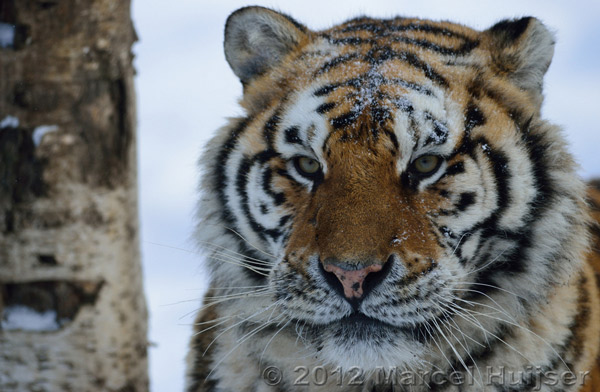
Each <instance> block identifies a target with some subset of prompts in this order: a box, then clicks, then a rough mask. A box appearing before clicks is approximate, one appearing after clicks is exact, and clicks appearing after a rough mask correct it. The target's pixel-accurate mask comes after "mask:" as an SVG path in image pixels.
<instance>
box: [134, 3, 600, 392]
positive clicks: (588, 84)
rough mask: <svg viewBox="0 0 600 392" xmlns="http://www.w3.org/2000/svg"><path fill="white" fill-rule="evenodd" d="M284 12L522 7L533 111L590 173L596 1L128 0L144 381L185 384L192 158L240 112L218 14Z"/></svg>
mask: <svg viewBox="0 0 600 392" xmlns="http://www.w3.org/2000/svg"><path fill="white" fill-rule="evenodd" d="M253 4H255V5H262V6H266V7H271V8H274V9H277V10H280V11H283V12H285V13H288V14H290V15H291V16H293V17H294V18H296V19H297V20H298V21H300V22H302V23H304V24H306V25H307V26H308V27H310V28H313V29H322V28H327V27H329V26H331V25H333V24H335V23H338V22H341V21H343V20H345V19H347V18H350V17H354V16H357V15H360V14H365V15H369V16H376V17H392V16H395V15H403V16H418V17H423V18H430V19H438V20H440V19H447V20H451V21H455V22H461V23H464V24H467V25H469V26H471V27H474V28H478V29H485V28H487V27H489V26H491V25H492V24H494V23H495V22H497V21H498V20H500V19H504V18H512V17H520V16H527V15H532V16H536V17H538V18H539V19H541V20H542V21H543V22H544V23H546V25H547V26H549V27H550V28H551V29H553V30H554V31H555V32H556V37H557V44H556V51H555V55H554V61H553V62H552V65H551V67H550V70H549V71H548V73H547V75H546V79H545V80H546V83H545V94H546V100H545V103H544V106H543V114H544V117H545V118H546V119H549V120H551V121H552V122H554V123H556V124H559V125H561V126H563V127H564V129H565V133H566V136H567V139H568V140H569V143H570V146H571V151H572V152H573V154H574V155H575V156H576V158H577V160H578V162H579V163H580V165H581V169H580V174H581V175H582V176H584V177H585V178H591V177H594V176H595V177H599V176H600V129H599V128H600V127H599V126H598V115H599V112H600V65H599V64H600V2H599V1H597V0H584V1H570V2H565V1H558V0H554V1H553V0H539V1H533V0H504V1H501V2H500V1H497V0H496V1H482V0H475V1H467V0H453V1H451V2H450V1H447V0H420V1H415V0H412V1H405V0H393V1H392V0H388V1H386V0H368V1H364V0H363V1H359V0H345V1H343V2H333V1H329V2H328V1H323V0H319V1H316V0H303V1H283V0H282V1H269V2H267V1H254V2H253V3H247V2H243V1H235V0H202V1H198V0H175V1H163V0H134V2H133V20H134V23H135V27H136V29H137V33H138V35H139V42H138V43H137V44H136V45H135V47H134V52H135V54H136V60H135V66H136V69H137V78H136V84H137V99H138V121H139V125H138V138H139V175H140V203H141V204H140V205H141V210H140V216H141V228H142V233H141V234H142V244H141V245H142V256H143V265H144V274H145V290H146V295H147V300H148V305H149V309H150V340H151V342H152V343H153V346H152V347H151V349H150V377H151V388H152V391H154V392H162V391H169V392H170V391H180V390H182V389H183V383H184V369H185V354H186V351H187V342H188V340H189V338H190V336H191V324H192V323H193V319H194V313H195V310H196V309H197V308H198V307H199V304H200V300H201V297H202V294H203V292H204V289H205V286H206V280H205V277H204V274H203V272H202V267H201V265H202V257H201V255H198V254H195V253H194V252H192V250H193V249H194V244H193V240H192V239H191V233H192V228H193V224H194V223H193V210H194V204H195V201H196V199H197V198H198V194H197V192H196V185H197V182H198V172H197V170H196V161H197V159H198V156H199V154H200V151H201V149H202V146H203V145H204V144H205V142H206V141H207V140H208V138H209V137H210V136H211V135H212V134H213V132H214V131H215V130H216V129H217V128H219V127H220V126H222V125H223V124H224V123H225V121H226V118H227V117H231V116H237V115H240V114H241V113H242V112H241V109H239V108H238V107H237V100H238V98H239V97H240V95H241V91H242V89H241V85H240V83H239V82H238V80H237V79H236V77H235V76H234V75H233V73H232V72H231V71H230V69H229V66H228V65H227V63H226V61H225V57H224V55H223V50H222V42H223V26H224V23H225V20H226V18H227V16H228V15H229V14H230V13H231V12H233V11H234V10H236V9H237V8H240V7H243V6H246V5H253Z"/></svg>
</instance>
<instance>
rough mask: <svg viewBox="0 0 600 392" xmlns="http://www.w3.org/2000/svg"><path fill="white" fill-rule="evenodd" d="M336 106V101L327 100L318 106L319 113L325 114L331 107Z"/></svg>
mask: <svg viewBox="0 0 600 392" xmlns="http://www.w3.org/2000/svg"><path fill="white" fill-rule="evenodd" d="M334 107H335V102H326V103H324V104H322V105H319V107H318V108H317V113H319V114H325V113H327V112H329V111H330V110H331V109H333V108H334Z"/></svg>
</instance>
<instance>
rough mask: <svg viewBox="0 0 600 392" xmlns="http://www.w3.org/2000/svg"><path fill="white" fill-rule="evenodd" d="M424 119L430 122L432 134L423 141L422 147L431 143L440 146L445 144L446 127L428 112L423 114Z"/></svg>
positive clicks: (446, 137)
mask: <svg viewBox="0 0 600 392" xmlns="http://www.w3.org/2000/svg"><path fill="white" fill-rule="evenodd" d="M424 116H425V119H427V120H429V121H431V123H432V125H433V134H432V135H429V137H428V138H427V139H426V140H425V143H424V144H423V145H424V146H427V145H429V144H431V143H433V144H436V145H441V144H444V143H446V141H447V140H448V126H447V125H446V124H444V123H442V122H441V121H439V120H438V119H436V118H435V117H433V115H432V114H431V113H429V112H428V111H425V112H424Z"/></svg>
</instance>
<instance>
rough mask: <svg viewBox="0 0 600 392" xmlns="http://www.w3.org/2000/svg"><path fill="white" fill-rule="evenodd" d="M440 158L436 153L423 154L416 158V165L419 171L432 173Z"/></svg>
mask: <svg viewBox="0 0 600 392" xmlns="http://www.w3.org/2000/svg"><path fill="white" fill-rule="evenodd" d="M439 161H440V158H439V157H438V156H436V155H423V156H422V157H419V158H417V159H416V160H415V162H414V163H413V164H414V167H415V169H417V171H418V172H419V173H423V174H426V173H431V172H432V171H433V170H435V169H436V168H437V166H438V163H439Z"/></svg>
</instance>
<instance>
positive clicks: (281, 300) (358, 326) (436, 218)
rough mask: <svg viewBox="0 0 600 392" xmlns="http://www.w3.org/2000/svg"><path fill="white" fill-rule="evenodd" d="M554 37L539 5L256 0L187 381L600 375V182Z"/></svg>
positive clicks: (214, 202) (207, 170)
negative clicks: (389, 5) (584, 154)
mask: <svg viewBox="0 0 600 392" xmlns="http://www.w3.org/2000/svg"><path fill="white" fill-rule="evenodd" d="M553 48H554V37H553V35H552V34H551V33H550V32H549V30H548V29H547V28H546V27H545V26H544V25H543V24H542V23H541V22H540V21H539V20H537V19H535V18H531V17H528V18H522V19H516V20H505V21H501V22H499V23H497V24H496V25H494V26H492V27H490V28H489V29H487V30H485V31H476V30H473V29H470V28H468V27H465V26H462V25H458V24H454V23H450V22H435V21H429V20H421V19H408V18H400V17H399V18H394V19H371V18H367V17H361V18H357V19H353V20H350V21H347V22H345V23H343V24H340V25H337V26H335V27H333V28H331V29H329V30H325V31H318V32H317V31H311V30H309V29H308V28H306V27H305V26H303V25H302V24H300V23H298V22H296V21H295V20H294V19H292V18H290V17H289V16H287V15H284V14H281V13H278V12H275V11H273V10H270V9H266V8H262V7H247V8H242V9H240V10H238V11H236V12H234V13H233V14H232V15H231V16H230V17H229V19H228V21H227V24H226V28H225V55H226V58H227V61H228V62H229V64H230V66H231V68H232V70H233V72H234V73H235V74H236V75H237V76H238V77H239V79H240V80H241V82H242V84H243V86H244V95H243V99H242V101H241V105H242V107H243V108H244V110H245V113H246V114H245V115H244V116H243V117H240V118H234V119H231V120H230V121H229V123H228V124H227V125H226V126H225V127H223V128H222V129H220V130H219V131H218V132H217V133H216V135H215V136H214V138H213V139H212V140H211V141H210V143H209V144H208V146H207V148H206V150H205V152H204V154H203V156H202V158H201V159H200V164H201V167H202V170H203V180H202V184H201V189H202V196H201V200H200V202H199V207H198V226H197V232H196V234H195V235H196V238H197V239H198V241H199V243H200V244H201V245H202V246H203V247H204V248H205V249H206V255H207V265H208V269H209V270H210V282H211V283H210V287H209V290H208V293H207V295H206V298H205V301H204V305H203V307H202V308H201V310H200V311H199V313H198V317H197V322H196V325H195V330H196V331H195V332H196V333H195V334H194V336H193V338H192V341H191V346H190V350H189V355H188V372H187V378H188V379H187V390H188V391H190V392H196V391H294V390H302V391H369V392H370V391H395V390H403V391H426V390H427V391H428V390H435V391H446V390H448V391H451V390H452V391H458V390H460V391H488V390H489V391H532V390H543V391H594V390H600V372H599V370H598V363H597V357H598V347H599V345H600V310H599V307H600V306H599V295H598V287H597V286H598V281H599V280H598V271H600V258H599V256H598V254H597V253H595V252H597V251H598V243H599V241H598V238H597V237H593V235H594V233H600V229H599V227H598V224H597V222H598V218H600V216H599V215H600V212H599V211H600V208H599V207H598V205H599V203H600V191H599V190H598V188H599V187H598V184H597V183H596V184H594V183H591V184H587V185H586V184H585V183H584V182H583V181H582V180H580V179H579V178H578V177H577V175H576V168H575V164H574V161H573V158H572V157H571V155H570V154H569V152H568V151H567V149H566V147H565V141H564V138H563V136H562V135H561V130H560V129H559V128H558V127H556V126H554V125H552V124H549V123H548V122H546V121H545V120H543V119H542V118H541V117H540V106H541V103H542V86H543V76H544V73H545V72H546V70H547V69H548V67H549V65H550V62H551V59H552V55H553ZM594 185H595V186H594ZM590 228H591V229H592V230H590ZM593 244H596V245H595V246H592V245H593Z"/></svg>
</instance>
